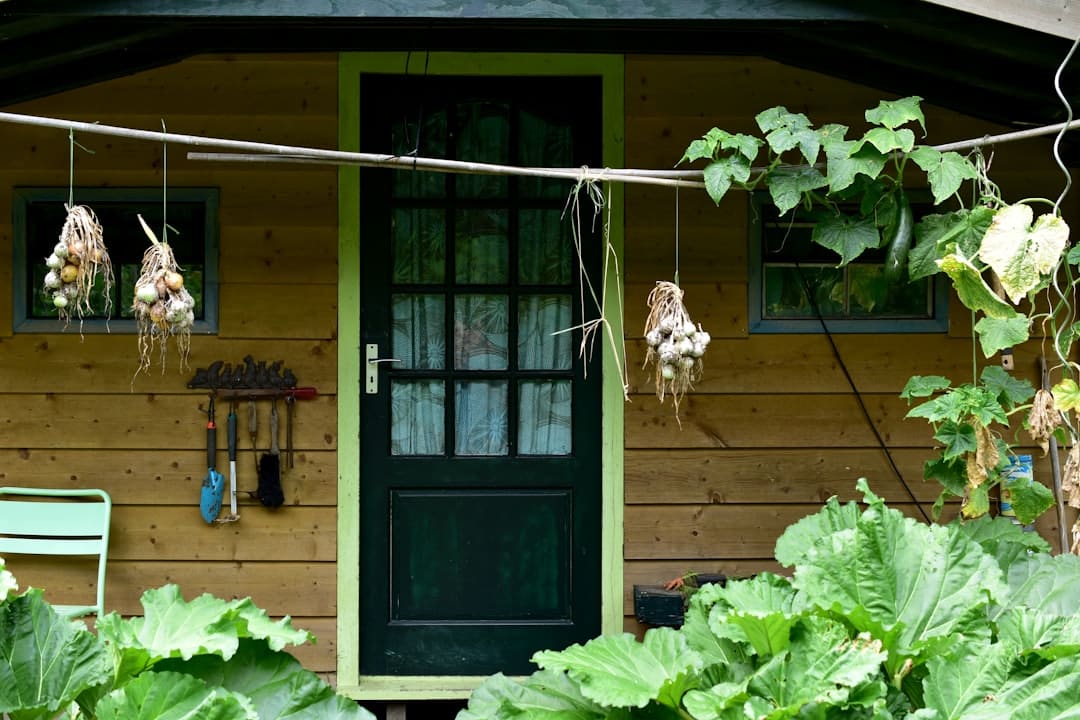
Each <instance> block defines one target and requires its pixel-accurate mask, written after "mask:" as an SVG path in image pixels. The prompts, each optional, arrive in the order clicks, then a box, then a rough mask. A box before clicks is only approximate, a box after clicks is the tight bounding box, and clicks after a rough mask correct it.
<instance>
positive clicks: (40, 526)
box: [0, 487, 112, 618]
mask: <svg viewBox="0 0 1080 720" xmlns="http://www.w3.org/2000/svg"><path fill="white" fill-rule="evenodd" d="M57 498H59V500H57ZM85 498H100V500H101V502H91V501H87V500H86V499H85ZM64 500H66V502H65V501H64ZM111 514H112V500H111V499H110V498H109V494H108V493H106V492H105V491H104V490H91V489H86V490H53V489H47V488H18V487H0V557H4V558H6V557H7V556H8V555H97V556H98V574H97V601H96V602H95V603H94V604H93V605H53V607H54V608H55V609H56V612H57V613H59V614H60V615H63V616H65V617H72V618H74V617H81V616H83V615H89V614H91V613H97V615H98V616H99V617H100V616H101V615H102V614H103V613H104V612H105V563H106V560H107V559H108V554H109V517H110V515H111ZM9 569H11V568H9ZM14 572H15V577H16V579H17V580H19V584H20V585H24V586H25V585H28V584H32V583H31V582H27V581H30V580H31V579H30V578H23V577H20V576H19V573H18V570H17V569H14Z"/></svg>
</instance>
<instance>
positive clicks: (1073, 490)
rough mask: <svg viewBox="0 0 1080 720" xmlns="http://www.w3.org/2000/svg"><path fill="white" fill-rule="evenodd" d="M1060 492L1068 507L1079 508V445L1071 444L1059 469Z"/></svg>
mask: <svg viewBox="0 0 1080 720" xmlns="http://www.w3.org/2000/svg"><path fill="white" fill-rule="evenodd" d="M1061 492H1062V494H1063V495H1064V496H1065V502H1067V503H1068V504H1069V507H1074V508H1080V445H1073V446H1072V449H1071V450H1069V457H1068V458H1066V460H1065V469H1064V470H1062V471H1061Z"/></svg>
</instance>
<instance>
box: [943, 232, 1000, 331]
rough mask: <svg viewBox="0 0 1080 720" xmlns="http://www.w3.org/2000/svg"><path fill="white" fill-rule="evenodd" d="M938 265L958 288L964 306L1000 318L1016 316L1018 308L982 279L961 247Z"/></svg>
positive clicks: (957, 291) (957, 292)
mask: <svg viewBox="0 0 1080 720" xmlns="http://www.w3.org/2000/svg"><path fill="white" fill-rule="evenodd" d="M937 266H938V267H939V268H941V269H942V270H944V271H945V274H946V275H948V276H949V278H950V279H951V280H952V281H953V287H955V288H956V294H957V296H958V297H959V298H960V302H962V303H964V307H967V308H970V309H972V310H981V311H983V312H984V313H986V314H987V315H989V316H990V317H992V318H997V319H999V320H1008V319H1010V318H1014V317H1016V310H1014V309H1013V307H1012V306H1011V305H1009V303H1007V302H1005V301H1004V300H1002V299H1001V298H999V297H998V296H997V293H995V292H994V291H993V290H992V289H991V288H990V286H989V285H987V284H986V281H985V280H983V279H982V275H981V274H980V273H979V269H978V268H976V267H975V266H974V265H972V264H971V261H970V260H969V259H967V258H966V257H964V253H963V252H962V251H961V250H960V249H959V248H957V250H956V251H955V252H952V253H949V254H948V255H946V256H945V257H943V258H941V259H940V260H938V261H937Z"/></svg>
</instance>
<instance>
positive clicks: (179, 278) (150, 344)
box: [132, 215, 195, 375]
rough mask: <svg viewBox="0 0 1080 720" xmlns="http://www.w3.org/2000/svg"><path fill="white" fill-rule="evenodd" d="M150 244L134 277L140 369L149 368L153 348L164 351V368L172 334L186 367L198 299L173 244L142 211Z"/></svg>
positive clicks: (162, 352) (181, 362) (162, 355)
mask: <svg viewBox="0 0 1080 720" xmlns="http://www.w3.org/2000/svg"><path fill="white" fill-rule="evenodd" d="M138 217H139V223H140V224H141V225H142V228H143V231H145V232H146V236H147V237H148V238H150V243H151V245H150V247H148V248H147V249H146V252H145V253H143V259H142V270H141V272H140V273H139V279H138V280H136V281H135V301H134V304H133V307H132V309H133V310H134V311H135V320H136V324H137V326H138V330H139V369H138V370H136V371H135V374H136V375H138V374H139V372H141V371H143V370H148V369H149V368H150V361H151V358H152V356H153V351H154V348H155V347H157V349H158V350H159V352H160V354H161V369H162V372H164V370H165V350H166V346H167V344H168V340H169V338H170V337H172V338H175V339H176V346H177V350H178V351H179V353H180V369H181V370H183V369H185V368H186V367H187V360H188V354H189V353H190V351H191V326H192V325H193V324H194V322H195V299H194V298H193V297H191V293H189V292H188V291H187V289H186V288H185V287H184V276H183V275H181V274H180V270H181V268H180V266H179V265H177V263H176V258H175V257H173V251H172V247H170V246H169V243H168V242H167V241H165V240H158V239H157V236H155V235H154V232H153V231H152V230H151V229H150V227H149V226H148V225H147V224H146V221H145V220H143V219H142V216H141V215H139V216H138Z"/></svg>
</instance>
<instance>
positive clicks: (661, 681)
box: [532, 628, 702, 708]
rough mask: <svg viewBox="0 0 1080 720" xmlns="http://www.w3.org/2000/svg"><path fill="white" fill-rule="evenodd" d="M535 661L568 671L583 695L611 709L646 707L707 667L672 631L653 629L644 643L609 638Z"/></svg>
mask: <svg viewBox="0 0 1080 720" xmlns="http://www.w3.org/2000/svg"><path fill="white" fill-rule="evenodd" d="M532 661H533V662H534V663H536V664H537V665H539V666H540V667H541V668H544V669H547V670H564V671H566V673H567V674H568V675H569V676H570V678H571V679H572V680H575V681H576V682H578V683H579V685H580V686H581V693H582V695H584V696H585V697H587V698H589V699H590V700H593V701H595V702H597V703H600V704H602V705H608V706H610V707H639V708H640V707H645V706H646V705H647V704H649V702H650V701H653V700H659V699H660V698H661V696H662V695H664V694H665V692H666V691H667V690H668V689H669V688H670V687H671V686H681V685H682V684H683V683H685V682H686V678H687V676H689V675H691V674H693V673H696V672H697V671H698V670H700V669H701V667H702V659H701V656H700V655H699V654H698V653H697V652H695V651H694V650H692V649H690V646H689V645H688V644H687V642H686V638H684V637H683V636H682V635H681V634H679V633H678V632H677V631H675V630H673V629H671V628H654V629H652V630H649V631H648V632H646V633H645V638H644V640H643V641H642V642H638V641H637V640H636V639H635V638H634V636H633V635H630V634H629V633H624V634H622V635H606V636H602V637H598V638H596V639H594V640H590V641H589V642H587V643H586V644H585V645H576V644H575V645H571V646H570V647H568V648H566V649H565V650H562V651H552V650H544V651H541V652H538V653H536V654H535V655H533V657H532Z"/></svg>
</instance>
